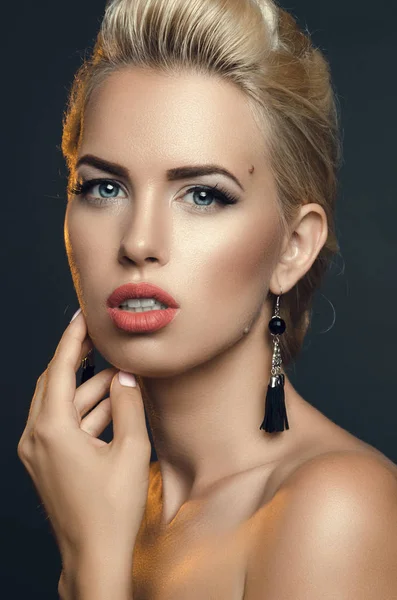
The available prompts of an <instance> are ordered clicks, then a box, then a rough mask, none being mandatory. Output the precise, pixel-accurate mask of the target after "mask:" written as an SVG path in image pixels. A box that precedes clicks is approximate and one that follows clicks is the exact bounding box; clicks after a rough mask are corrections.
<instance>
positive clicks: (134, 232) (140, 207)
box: [119, 194, 171, 266]
mask: <svg viewBox="0 0 397 600" xmlns="http://www.w3.org/2000/svg"><path fill="white" fill-rule="evenodd" d="M170 222H171V213H170V208H167V207H165V204H164V201H163V202H161V199H160V198H159V197H158V194H157V195H155V194H152V195H151V197H150V198H149V197H147V198H145V199H143V198H141V199H137V201H136V203H135V207H134V211H133V213H132V215H131V217H130V218H129V219H128V220H127V221H126V220H124V219H123V222H122V224H121V228H122V230H121V236H120V238H121V242H120V249H119V256H120V260H121V261H123V260H124V261H125V260H128V261H130V262H133V263H135V264H136V265H137V266H144V265H145V264H147V263H148V262H151V263H152V262H158V263H159V264H161V265H165V264H166V263H167V262H168V260H169V253H170V251H169V241H170V239H171V229H170V228H171V223H170Z"/></svg>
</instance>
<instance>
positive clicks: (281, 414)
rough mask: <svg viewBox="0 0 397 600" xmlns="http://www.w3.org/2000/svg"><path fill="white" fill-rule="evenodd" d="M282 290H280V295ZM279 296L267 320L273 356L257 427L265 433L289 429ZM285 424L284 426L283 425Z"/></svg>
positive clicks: (283, 324) (283, 323)
mask: <svg viewBox="0 0 397 600" xmlns="http://www.w3.org/2000/svg"><path fill="white" fill-rule="evenodd" d="M282 293H283V290H281V294H280V296H281V295H282ZM280 296H278V298H277V302H276V307H275V310H274V314H273V316H272V318H271V319H270V321H269V330H270V333H271V335H272V336H273V357H272V368H271V377H270V381H269V385H268V387H267V394H266V405H265V416H264V419H263V422H262V425H261V426H260V428H259V429H264V430H265V431H266V432H267V433H273V432H275V431H284V429H289V423H288V417H287V411H286V408H285V394H284V382H285V375H284V373H281V364H282V360H281V353H280V340H279V337H278V336H279V335H282V334H283V333H284V331H285V328H286V325H285V321H284V319H281V317H280ZM284 425H285V427H284Z"/></svg>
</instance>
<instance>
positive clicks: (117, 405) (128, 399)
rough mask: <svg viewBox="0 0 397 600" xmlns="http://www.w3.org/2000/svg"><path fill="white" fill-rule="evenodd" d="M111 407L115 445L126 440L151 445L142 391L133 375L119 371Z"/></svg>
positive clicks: (113, 386)
mask: <svg viewBox="0 0 397 600" xmlns="http://www.w3.org/2000/svg"><path fill="white" fill-rule="evenodd" d="M120 380H121V381H120ZM110 405H111V410H112V419H113V443H114V445H118V444H119V443H121V442H123V440H125V439H126V438H130V439H133V440H134V441H136V442H137V443H140V442H142V443H143V444H147V443H149V444H150V440H149V437H148V433H147V429H146V421H145V409H144V406H143V400H142V395H141V391H140V389H139V386H138V385H137V383H136V379H135V377H134V376H133V375H132V374H131V373H125V372H123V371H119V372H118V373H116V375H115V376H114V377H113V379H112V383H111V385H110Z"/></svg>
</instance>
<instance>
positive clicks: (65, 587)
mask: <svg viewBox="0 0 397 600" xmlns="http://www.w3.org/2000/svg"><path fill="white" fill-rule="evenodd" d="M132 592H133V590H132V554H131V556H130V557H129V560H126V559H125V557H117V558H116V557H112V558H110V559H107V558H106V557H105V556H104V555H103V554H102V555H99V554H98V553H97V552H95V553H90V554H88V555H86V556H84V557H80V558H79V560H78V561H65V563H64V569H63V571H62V575H61V579H60V582H59V587H58V593H59V595H60V598H61V600H109V598H111V600H133V594H132Z"/></svg>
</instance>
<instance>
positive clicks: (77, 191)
mask: <svg viewBox="0 0 397 600" xmlns="http://www.w3.org/2000/svg"><path fill="white" fill-rule="evenodd" d="M95 187H98V190H99V192H100V196H99V197H97V196H92V195H90V194H89V193H88V192H90V191H91V190H92V189H93V188H95ZM121 189H122V188H121V186H120V184H118V183H117V182H115V181H112V180H110V179H89V180H87V181H83V182H82V183H76V185H75V186H74V187H72V188H70V189H69V194H72V195H75V196H81V197H82V198H83V200H84V201H86V202H89V203H90V204H95V205H105V204H108V203H109V200H119V199H120V196H119V195H117V192H118V191H119V190H121ZM190 193H193V198H194V201H197V202H198V204H193V205H191V206H192V208H193V210H196V211H197V212H213V211H214V210H217V207H216V206H215V207H214V201H213V199H215V201H216V203H217V204H218V205H221V206H226V205H227V204H236V203H237V202H238V200H239V199H238V198H237V197H236V196H234V195H233V194H231V193H230V192H229V191H228V190H225V189H223V188H221V187H219V186H218V185H216V186H214V187H213V186H195V187H192V188H190V189H189V190H187V192H186V194H190ZM102 194H104V195H102ZM115 194H116V195H115ZM208 201H210V203H208ZM200 202H202V203H204V204H200ZM205 203H207V204H205Z"/></svg>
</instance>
